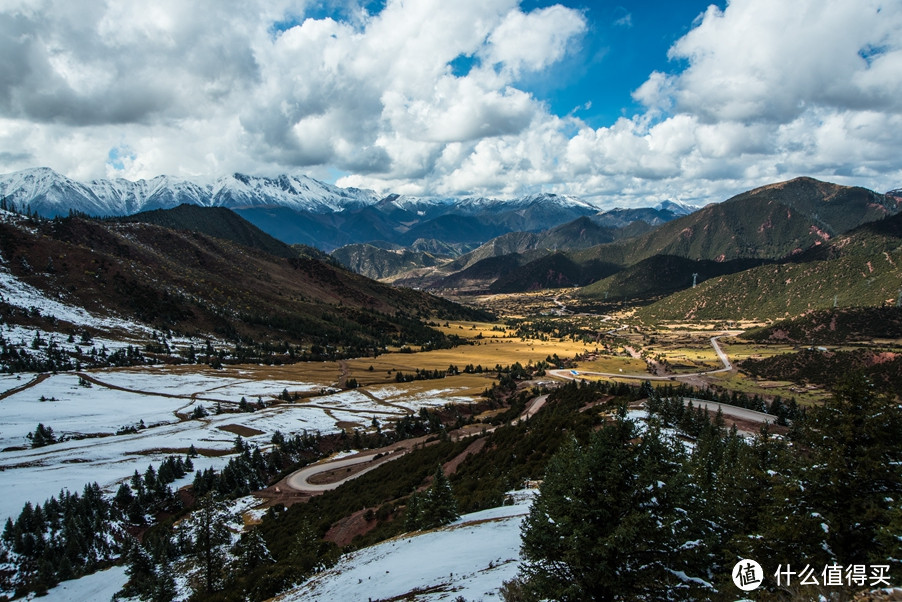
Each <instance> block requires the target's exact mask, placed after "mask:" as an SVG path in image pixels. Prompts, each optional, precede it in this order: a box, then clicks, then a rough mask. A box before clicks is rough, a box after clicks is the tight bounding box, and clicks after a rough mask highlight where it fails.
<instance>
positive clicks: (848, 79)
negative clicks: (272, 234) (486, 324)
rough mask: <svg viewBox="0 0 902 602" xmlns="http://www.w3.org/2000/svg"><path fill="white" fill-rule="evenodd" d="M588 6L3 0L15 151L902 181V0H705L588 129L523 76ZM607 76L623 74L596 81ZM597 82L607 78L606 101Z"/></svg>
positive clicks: (422, 177)
mask: <svg viewBox="0 0 902 602" xmlns="http://www.w3.org/2000/svg"><path fill="white" fill-rule="evenodd" d="M587 10H590V9H585V8H580V7H578V6H576V7H568V6H564V5H559V4H556V5H550V6H545V7H541V8H536V9H533V10H527V9H524V8H523V7H521V6H520V4H519V2H517V1H516V0H459V1H457V2H444V1H442V0H418V1H416V2H410V1H401V0H389V1H388V2H386V4H385V6H384V8H382V9H381V10H380V11H378V12H376V13H373V14H371V13H370V12H367V10H366V9H364V8H362V7H361V6H359V5H357V4H355V3H347V2H345V3H344V4H342V5H340V6H338V5H336V6H335V7H332V10H331V11H328V12H324V11H323V10H322V3H321V2H308V3H305V2H303V1H291V0H276V1H273V0H242V1H240V2H239V1H232V0H198V1H195V2H182V1H181V0H160V1H158V2H154V3H139V2H136V1H131V0H105V1H90V2H89V1H73V0H7V2H5V3H4V6H3V8H2V9H0V52H2V54H3V56H4V57H5V60H4V62H3V63H4V64H3V65H0V149H2V151H0V171H2V172H7V171H14V170H17V169H22V168H26V167H32V166H37V165H48V166H50V167H52V168H54V169H56V170H57V171H61V172H63V173H65V174H66V175H68V176H70V177H73V178H76V179H90V178H96V177H124V178H128V179H138V178H151V177H153V176H156V175H159V174H172V175H177V176H207V177H216V176H220V175H223V174H227V173H231V172H236V171H240V172H244V173H257V174H261V175H272V174H276V173H285V172H288V173H306V174H309V175H311V176H313V177H317V178H320V179H325V180H328V181H335V182H336V183H337V184H338V185H341V186H357V187H362V188H372V189H375V190H379V191H393V192H398V193H406V194H415V195H442V196H467V195H482V196H502V197H503V196H513V195H522V194H526V193H529V192H535V191H547V192H558V193H568V194H577V195H585V196H593V197H596V196H598V197H609V198H610V199H611V202H612V203H617V204H621V205H628V204H631V203H636V204H638V203H640V202H641V204H648V202H649V201H656V200H663V199H665V198H675V199H683V200H687V201H697V200H719V199H721V198H726V196H729V194H732V193H734V192H737V191H739V190H744V189H748V188H751V187H753V186H755V185H758V184H762V183H765V182H770V181H775V180H781V179H788V178H791V177H795V176H798V175H811V176H815V177H820V178H823V179H828V180H832V181H836V182H839V183H846V184H860V185H865V186H868V187H870V188H875V189H878V190H886V189H889V188H894V187H898V186H899V184H900V183H902V137H900V136H898V132H899V131H902V4H900V3H898V2H895V1H885V2H882V1H880V0H817V1H815V0H796V1H794V2H785V1H781V0H733V1H731V2H729V3H728V4H727V5H726V8H725V9H723V10H721V9H720V8H717V7H716V6H711V7H709V8H708V9H707V10H706V11H705V12H704V13H702V14H700V15H699V17H698V18H697V19H696V21H695V23H693V24H692V27H691V29H690V30H689V31H688V33H687V34H686V35H684V36H683V37H681V38H680V39H678V40H677V41H676V43H675V44H674V45H673V46H672V47H671V49H670V52H669V59H670V61H669V62H668V63H667V65H668V67H669V69H668V70H667V71H666V72H657V71H656V72H653V73H650V74H649V75H648V78H647V80H646V81H645V83H644V84H643V85H641V86H640V87H639V88H638V89H636V90H635V91H634V93H633V96H634V98H635V99H636V100H637V101H638V102H640V103H641V106H642V108H643V109H642V110H641V111H640V112H639V113H637V114H635V115H632V116H625V117H622V118H620V119H619V120H618V121H616V122H615V123H612V124H609V125H607V126H605V127H599V128H592V127H590V126H589V125H588V124H586V123H584V122H582V121H581V120H580V119H579V118H578V117H576V116H575V115H574V114H573V113H570V114H566V115H558V114H554V113H553V112H552V110H551V108H550V105H549V103H547V102H545V101H543V100H542V99H541V98H538V97H536V96H535V95H533V94H532V93H530V92H528V91H527V90H526V86H524V85H522V82H523V81H524V80H525V79H527V78H533V79H534V78H536V77H546V78H554V77H556V73H555V69H556V67H558V66H560V65H561V64H562V63H563V60H562V59H564V58H565V57H566V56H568V54H569V53H573V52H575V51H576V50H577V49H578V48H579V47H580V44H583V43H584V42H585V40H586V37H587V36H591V35H600V34H599V32H597V31H593V30H592V28H591V27H590V26H589V20H588V19H587ZM596 85H597V92H598V93H599V94H601V93H603V91H604V89H605V87H606V86H609V85H613V82H605V81H598V82H596ZM592 93H593V91H592V90H589V91H587V101H591V95H592Z"/></svg>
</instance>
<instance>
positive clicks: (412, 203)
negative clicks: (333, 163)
mask: <svg viewBox="0 0 902 602" xmlns="http://www.w3.org/2000/svg"><path fill="white" fill-rule="evenodd" d="M0 198H6V200H7V202H8V203H15V204H16V206H17V207H20V208H28V209H29V210H30V211H37V212H38V213H39V214H41V215H44V216H46V217H54V216H57V215H66V214H68V213H69V211H70V210H74V211H80V212H83V213H86V214H88V215H96V216H113V215H130V214H133V213H138V212H140V211H148V210H152V209H169V208H172V207H175V206H178V205H180V204H182V203H188V204H191V205H200V206H202V207H228V208H250V207H286V208H288V209H292V210H294V211H305V212H312V213H332V212H338V211H344V210H346V209H359V208H362V207H366V206H369V205H380V206H381V207H383V208H386V207H387V206H388V205H391V207H392V208H396V209H401V210H404V211H411V212H417V211H423V210H425V209H427V208H435V207H436V206H450V205H453V206H454V210H455V212H456V213H461V214H464V215H466V214H473V213H481V212H484V211H491V210H504V211H508V210H511V209H514V208H517V207H527V206H531V205H535V204H548V205H557V206H562V207H568V208H572V209H578V210H585V211H592V212H595V211H599V210H600V209H602V207H601V206H600V205H598V204H596V203H593V202H591V201H588V200H585V199H581V198H579V197H576V196H572V195H557V194H546V193H542V194H532V195H528V196H525V197H521V198H518V199H512V200H499V199H492V198H483V197H475V198H464V199H456V198H449V197H445V198H420V197H411V196H404V195H396V194H392V195H388V196H385V197H381V196H380V195H378V194H377V193H376V192H374V191H372V190H364V189H359V188H341V187H338V186H334V185H331V184H327V183H325V182H320V181H319V180H315V179H313V178H310V177H307V176H302V175H281V176H278V177H274V178H267V177H260V176H249V175H244V174H238V173H236V174H233V175H230V176H225V177H222V178H219V179H217V180H216V181H214V182H213V183H211V184H202V183H199V182H196V181H193V180H190V179H186V178H176V177H172V176H157V177H155V178H152V179H150V180H138V181H131V180H126V179H123V178H116V179H99V180H91V181H89V182H78V181H76V180H72V179H70V178H68V177H66V176H64V175H62V174H59V173H57V172H55V171H53V170H52V169H50V168H47V167H38V168H33V169H26V170H22V171H17V172H13V173H9V174H3V175H0ZM664 204H666V205H667V206H666V207H664ZM664 204H662V206H661V207H659V208H664V209H668V210H670V211H671V212H673V213H675V214H683V213H688V212H691V211H694V210H695V208H694V207H689V206H687V205H683V204H680V203H674V202H672V201H665V203H664Z"/></svg>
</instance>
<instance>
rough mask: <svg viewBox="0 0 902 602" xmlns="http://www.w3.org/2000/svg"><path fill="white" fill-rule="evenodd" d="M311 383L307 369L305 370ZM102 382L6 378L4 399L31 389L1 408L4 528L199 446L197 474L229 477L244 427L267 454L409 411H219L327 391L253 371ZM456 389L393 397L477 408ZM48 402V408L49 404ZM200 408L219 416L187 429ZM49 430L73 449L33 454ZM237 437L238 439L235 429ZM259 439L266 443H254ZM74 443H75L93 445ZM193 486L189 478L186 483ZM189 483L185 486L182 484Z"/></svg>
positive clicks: (121, 375) (345, 399)
mask: <svg viewBox="0 0 902 602" xmlns="http://www.w3.org/2000/svg"><path fill="white" fill-rule="evenodd" d="M298 372H299V374H303V368H302V367H301V368H299V370H298ZM88 375H89V376H90V377H91V378H92V379H94V380H95V381H96V382H95V383H93V384H91V386H85V384H84V383H83V382H80V379H79V377H78V376H77V375H75V374H72V373H61V374H54V375H45V376H44V377H42V378H43V380H41V378H38V375H35V374H20V375H15V376H13V375H2V376H0V395H2V394H4V393H6V392H9V391H13V390H15V389H16V388H18V387H23V386H24V388H23V389H22V390H20V391H17V392H15V393H12V394H9V395H8V396H7V397H5V398H3V399H0V449H7V448H19V449H9V450H8V451H4V452H0V487H2V489H3V491H4V492H5V495H4V496H2V497H0V520H5V518H6V517H8V516H17V515H18V513H19V512H20V511H21V509H22V506H23V505H24V504H25V502H27V501H31V502H33V503H43V502H44V501H45V500H46V499H48V498H49V497H50V496H51V495H57V494H58V493H59V492H60V490H61V489H63V488H65V489H69V490H70V491H81V489H82V488H83V487H84V485H85V484H87V483H91V482H95V481H96V482H97V483H98V484H100V486H101V487H102V488H104V489H106V490H107V491H112V490H114V489H115V488H116V487H117V486H118V484H119V483H120V482H122V481H123V480H125V479H127V478H128V477H130V476H131V475H132V473H134V471H135V470H138V471H141V472H143V471H145V470H146V469H147V466H148V465H149V464H153V465H154V466H158V465H159V463H160V462H161V461H162V460H163V459H164V458H165V457H166V456H167V455H172V454H178V453H183V451H184V450H187V449H188V448H189V447H190V446H191V445H194V446H195V447H196V448H197V449H198V450H199V451H200V452H201V454H202V455H201V457H199V458H196V459H195V460H194V465H195V468H196V469H205V468H208V467H212V468H216V469H220V468H222V467H223V466H224V465H225V464H226V463H227V462H228V460H229V458H230V455H229V454H230V452H231V451H232V449H233V445H234V441H235V437H236V434H235V432H234V431H235V430H236V428H235V427H245V428H246V429H254V430H253V431H244V430H242V429H238V430H239V431H240V432H244V433H245V435H244V438H245V439H247V440H248V441H250V442H251V443H256V444H258V445H261V446H264V445H268V444H269V442H270V440H271V438H272V435H273V433H274V432H275V431H277V430H279V431H282V432H283V433H286V434H294V433H301V432H303V431H307V432H316V431H318V432H320V433H323V434H326V433H332V432H337V431H338V430H339V427H338V426H337V423H339V422H341V423H343V424H344V423H350V424H356V425H359V427H360V428H368V427H369V426H370V425H371V421H372V418H373V417H374V416H377V417H378V418H379V420H380V421H381V422H383V423H384V421H385V420H386V419H389V418H391V417H392V416H397V417H401V416H403V414H404V412H403V410H401V409H399V408H397V407H392V406H389V405H385V404H382V403H379V402H377V401H375V400H374V399H372V398H371V397H369V396H367V395H365V394H363V393H362V392H360V391H344V392H341V393H335V394H327V395H321V396H317V397H314V398H311V399H309V400H306V401H300V402H295V403H283V404H279V405H272V406H270V407H267V408H265V409H263V410H258V411H256V412H251V413H223V414H219V415H216V414H214V413H213V410H214V408H215V406H216V403H217V402H219V403H220V404H221V405H222V407H223V408H226V409H229V408H234V407H235V406H237V404H238V402H239V401H240V400H241V398H242V397H244V398H245V399H246V400H247V401H248V402H252V403H256V400H257V398H258V397H259V398H261V399H262V400H264V402H266V403H270V402H272V401H273V400H274V398H275V397H277V396H278V395H279V394H280V393H281V392H282V391H283V390H285V389H287V390H288V391H290V392H292V393H293V392H310V391H319V390H320V389H321V388H322V387H324V386H325V385H324V384H322V383H311V382H303V381H293V380H284V379H282V380H279V379H273V380H257V379H253V378H250V377H251V376H252V373H251V372H250V371H243V370H232V371H230V372H223V373H222V374H217V373H216V372H213V371H208V370H206V369H204V368H202V367H197V370H196V371H187V370H185V369H184V368H179V369H167V368H163V367H143V368H127V369H108V370H96V371H92V372H90V373H89V374H88ZM452 391H453V390H445V389H442V390H437V391H432V392H428V393H422V392H418V393H410V394H406V393H405V391H404V390H403V388H402V387H398V388H393V389H392V391H391V401H392V403H395V404H398V405H400V406H403V407H406V408H409V409H410V411H417V410H418V409H419V408H420V407H424V406H435V405H443V404H446V403H451V402H468V401H470V398H466V397H459V396H454V395H448V393H450V392H452ZM42 398H43V399H44V401H41V399H42ZM380 399H381V397H380ZM198 405H202V406H204V407H205V408H206V409H207V411H209V412H210V415H209V416H207V417H205V418H203V419H201V420H185V418H186V417H187V416H189V415H190V414H191V412H192V411H193V410H194V408H195V407H196V406H198ZM142 420H143V421H144V424H145V425H146V426H147V427H149V428H147V429H143V430H139V431H138V432H137V433H132V434H123V435H116V434H115V433H116V432H117V431H118V430H119V429H121V428H123V427H126V426H132V425H137V424H138V423H139V422H140V421H142ZM39 423H40V424H43V425H44V426H45V427H50V428H52V429H53V432H54V434H55V435H57V436H61V435H62V436H66V437H70V440H68V441H64V442H62V443H57V444H54V445H50V446H46V447H41V448H37V449H32V448H30V447H29V446H28V445H29V440H28V439H27V438H26V435H27V434H28V433H31V432H34V430H35V428H36V427H37V425H38V424H39ZM226 429H231V430H226ZM254 431H258V432H259V434H253V433H254ZM88 436H89V438H82V439H75V437H88ZM187 482H190V478H187V477H186V480H185V483H187ZM182 484H184V483H182Z"/></svg>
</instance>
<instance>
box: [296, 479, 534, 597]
mask: <svg viewBox="0 0 902 602" xmlns="http://www.w3.org/2000/svg"><path fill="white" fill-rule="evenodd" d="M533 493H534V492H533V491H525V492H515V494H516V495H517V502H516V503H515V504H514V505H512V506H502V507H500V508H492V509H490V510H484V511H482V512H476V513H473V514H467V515H465V516H463V517H461V518H460V520H458V521H457V522H456V523H454V524H453V525H450V526H448V527H444V528H441V529H436V530H434V531H429V532H426V533H420V534H414V535H410V536H405V537H399V538H395V539H392V540H389V541H386V542H383V543H381V544H378V545H375V546H372V547H370V548H364V549H362V550H359V551H357V552H354V553H352V554H349V555H348V556H345V557H344V558H343V559H342V560H341V561H339V563H338V564H337V565H335V566H334V567H332V568H331V569H329V570H327V571H325V572H323V573H320V574H319V575H317V576H315V577H313V578H312V579H310V580H309V581H307V582H306V583H304V584H303V585H301V586H299V587H298V588H296V589H294V590H292V591H290V592H288V593H287V594H283V596H281V597H280V598H279V599H280V600H282V601H284V602H304V601H308V600H310V601H312V600H316V601H319V602H329V601H335V602H346V601H347V600H368V599H379V600H385V599H400V598H401V597H403V596H405V595H406V594H412V597H410V598H408V597H404V598H403V599H405V600H408V599H410V600H414V599H415V600H454V599H456V598H457V597H458V596H463V598H464V599H466V600H485V599H500V596H499V594H498V590H499V589H500V587H501V586H502V584H503V583H504V582H505V581H507V580H509V579H512V578H513V577H514V576H516V574H517V566H518V564H519V562H520V523H521V522H522V520H523V517H524V516H525V515H526V514H527V513H528V512H529V505H530V503H531V501H532V497H533V496H532V494H533ZM418 591H429V593H423V594H419V595H416V594H415V592H418Z"/></svg>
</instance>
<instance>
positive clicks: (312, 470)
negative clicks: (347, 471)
mask: <svg viewBox="0 0 902 602" xmlns="http://www.w3.org/2000/svg"><path fill="white" fill-rule="evenodd" d="M405 453H406V451H404V450H393V451H391V452H388V453H386V452H382V455H381V456H380V457H379V461H376V456H379V455H380V454H378V453H375V454H369V455H366V456H354V457H352V458H341V459H339V460H330V461H328V462H321V463H319V464H311V465H310V466H305V467H304V468H302V469H300V470H298V471H297V472H295V473H294V474H292V475H291V476H290V477H288V479H287V480H286V481H285V484H286V485H287V486H288V487H291V488H292V489H294V490H295V491H302V492H304V493H322V492H324V491H331V490H332V489H336V488H337V487H339V486H341V485H343V484H344V483H346V482H347V481H350V480H351V479H356V478H357V477H359V476H360V475H362V474H365V473H367V472H369V471H371V470H373V469H375V468H377V467H379V466H382V465H383V464H384V463H386V462H390V461H391V460H397V459H398V458H400V457H401V456H403V455H404V454H405ZM364 462H372V463H373V465H372V466H367V467H366V468H364V469H363V470H359V471H357V472H355V473H354V474H352V475H349V476H347V477H345V478H344V479H341V480H340V481H335V482H334V483H311V482H310V479H311V478H313V477H315V476H316V475H318V474H321V473H324V472H329V471H330V470H336V469H338V468H346V467H348V466H356V465H357V464H363V463H364Z"/></svg>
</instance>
